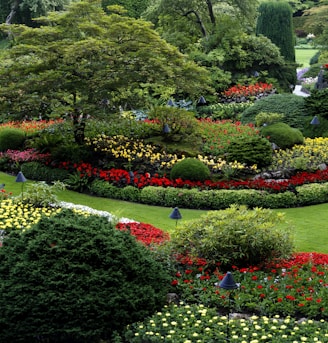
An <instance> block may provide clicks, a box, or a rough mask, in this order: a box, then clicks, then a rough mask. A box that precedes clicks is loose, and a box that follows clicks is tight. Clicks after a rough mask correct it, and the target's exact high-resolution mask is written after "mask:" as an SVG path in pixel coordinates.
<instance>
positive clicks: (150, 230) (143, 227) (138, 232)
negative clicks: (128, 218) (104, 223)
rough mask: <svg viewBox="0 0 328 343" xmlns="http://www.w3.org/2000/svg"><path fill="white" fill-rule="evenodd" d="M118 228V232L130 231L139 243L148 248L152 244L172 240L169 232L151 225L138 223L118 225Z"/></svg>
mask: <svg viewBox="0 0 328 343" xmlns="http://www.w3.org/2000/svg"><path fill="white" fill-rule="evenodd" d="M116 228H117V229H118V230H126V231H129V232H130V233H131V235H133V236H134V237H135V238H136V239H137V240H138V241H140V242H142V243H144V244H145V245H147V246H150V245H151V244H161V243H163V242H164V241H167V240H169V239H170V236H169V234H168V233H167V232H164V231H163V230H161V229H158V228H156V227H154V226H152V225H150V224H145V223H138V222H129V223H118V224H117V225H116Z"/></svg>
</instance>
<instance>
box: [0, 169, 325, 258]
mask: <svg viewBox="0 0 328 343" xmlns="http://www.w3.org/2000/svg"><path fill="white" fill-rule="evenodd" d="M0 183H5V184H6V187H5V188H6V190H7V191H8V192H12V193H13V194H14V195H18V194H20V192H21V189H22V185H21V184H19V183H16V182H15V177H13V176H10V175H7V174H4V173H0ZM25 188H26V187H25ZM25 188H24V189H25ZM58 198H59V199H60V200H62V201H67V202H72V203H75V204H82V205H86V206H89V207H92V208H94V209H97V210H102V211H108V212H110V213H113V214H115V215H117V216H118V217H127V218H130V219H133V220H136V221H140V222H144V223H148V224H152V225H154V226H155V227H158V228H161V229H163V230H165V231H168V232H172V231H173V230H175V229H176V221H175V220H172V219H170V218H169V215H170V213H171V211H172V208H166V207H159V206H148V205H142V204H135V203H129V202H126V201H119V200H112V199H104V198H98V197H93V196H90V195H86V194H80V193H76V192H71V191H64V192H60V193H59V194H58ZM275 211H278V212H283V213H285V216H286V219H287V221H288V225H290V226H292V227H295V242H296V250H297V251H299V252H301V251H308V252H312V251H316V252H320V253H327V254H328V204H321V205H315V206H307V207H302V208H290V209H281V210H275ZM180 212H181V215H182V219H181V221H179V222H178V225H177V228H179V225H180V224H181V223H182V222H185V221H188V220H191V219H195V218H199V217H200V216H201V214H203V213H206V211H201V210H191V209H180Z"/></svg>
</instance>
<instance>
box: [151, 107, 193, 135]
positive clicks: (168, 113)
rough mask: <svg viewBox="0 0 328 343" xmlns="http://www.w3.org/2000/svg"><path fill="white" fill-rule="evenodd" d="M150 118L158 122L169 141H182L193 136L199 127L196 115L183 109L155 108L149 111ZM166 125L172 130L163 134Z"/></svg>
mask: <svg viewBox="0 0 328 343" xmlns="http://www.w3.org/2000/svg"><path fill="white" fill-rule="evenodd" d="M148 117H149V119H153V120H155V121H156V122H158V124H159V128H160V130H161V132H160V133H161V134H162V135H163V136H164V137H165V139H166V140H169V141H172V140H173V141H180V140H182V139H183V138H185V137H187V136H189V135H191V134H193V133H194V132H195V130H196V127H197V120H196V119H195V117H194V113H193V112H190V111H187V110H185V109H182V108H176V107H169V106H165V107H164V106H155V107H153V108H152V109H151V110H150V111H149V114H148ZM165 124H167V125H168V126H169V129H170V131H169V132H167V133H164V132H163V129H164V125H165Z"/></svg>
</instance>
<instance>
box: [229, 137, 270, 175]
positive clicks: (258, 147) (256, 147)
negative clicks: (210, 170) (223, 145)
mask: <svg viewBox="0 0 328 343" xmlns="http://www.w3.org/2000/svg"><path fill="white" fill-rule="evenodd" d="M226 159H227V161H228V162H234V161H238V162H239V163H245V164H246V165H247V166H252V165H254V164H256V165H257V167H258V168H259V169H260V168H263V167H266V166H269V165H270V164H271V162H272V149H271V145H270V143H269V141H268V140H267V139H266V138H262V137H260V136H245V137H244V138H243V140H241V139H238V138H235V139H232V140H231V142H230V144H229V146H228V148H227V156H226Z"/></svg>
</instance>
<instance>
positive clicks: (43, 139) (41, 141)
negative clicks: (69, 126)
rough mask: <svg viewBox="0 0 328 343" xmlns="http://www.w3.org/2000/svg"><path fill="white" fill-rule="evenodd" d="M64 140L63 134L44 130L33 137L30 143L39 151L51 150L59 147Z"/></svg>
mask: <svg viewBox="0 0 328 343" xmlns="http://www.w3.org/2000/svg"><path fill="white" fill-rule="evenodd" d="M63 142H64V138H63V136H62V135H61V134H60V133H59V132H51V133H50V132H47V131H46V132H44V133H41V134H40V135H39V137H34V138H33V140H31V141H30V143H29V144H30V145H31V146H32V147H33V148H35V149H37V150H38V151H40V152H41V153H46V152H52V151H53V150H54V149H56V148H58V147H60V146H61V145H62V144H63Z"/></svg>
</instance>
